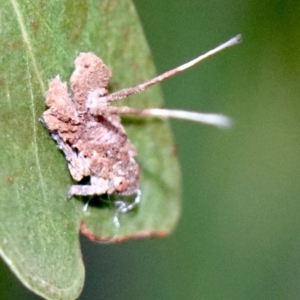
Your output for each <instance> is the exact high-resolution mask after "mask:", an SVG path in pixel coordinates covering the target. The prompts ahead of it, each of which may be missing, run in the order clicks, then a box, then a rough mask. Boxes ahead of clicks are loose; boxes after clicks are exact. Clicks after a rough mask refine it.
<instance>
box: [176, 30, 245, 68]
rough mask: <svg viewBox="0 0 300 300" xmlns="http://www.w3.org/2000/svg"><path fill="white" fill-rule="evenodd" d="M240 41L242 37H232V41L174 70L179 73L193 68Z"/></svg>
mask: <svg viewBox="0 0 300 300" xmlns="http://www.w3.org/2000/svg"><path fill="white" fill-rule="evenodd" d="M241 41H242V35H241V34H239V35H237V36H235V37H233V38H232V39H230V40H228V41H227V42H225V43H223V44H221V45H219V46H218V47H216V48H214V49H212V50H209V51H208V52H206V53H204V54H202V55H200V56H198V57H197V58H195V59H193V60H191V61H189V62H187V63H185V64H183V65H181V66H179V67H177V68H176V69H177V70H178V71H180V72H181V71H184V70H186V69H188V68H190V67H192V66H194V65H195V64H197V63H199V62H200V61H202V60H204V59H206V58H207V57H209V56H212V55H214V54H216V53H217V52H220V51H222V50H224V49H225V48H228V47H231V46H234V45H237V44H239V43H240V42H241Z"/></svg>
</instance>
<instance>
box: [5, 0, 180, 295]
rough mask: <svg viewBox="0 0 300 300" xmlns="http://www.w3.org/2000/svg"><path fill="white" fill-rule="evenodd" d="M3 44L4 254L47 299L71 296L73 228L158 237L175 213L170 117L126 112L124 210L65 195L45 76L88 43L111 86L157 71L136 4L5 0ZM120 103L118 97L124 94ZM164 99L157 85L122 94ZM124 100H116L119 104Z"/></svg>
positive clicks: (123, 0)
mask: <svg viewBox="0 0 300 300" xmlns="http://www.w3.org/2000/svg"><path fill="white" fill-rule="evenodd" d="M0 16H1V25H0V26H1V30H0V35H1V45H0V47H1V51H0V95H1V97H0V122H1V124H0V126H1V135H0V145H1V159H0V178H1V185H0V196H1V201H0V205H1V209H0V215H1V223H0V253H1V256H2V257H3V259H4V260H5V261H6V263H7V264H8V265H9V267H10V268H11V270H12V271H13V272H14V273H15V274H16V275H17V277H18V278H19V279H20V280H21V281H22V283H23V284H24V285H25V286H27V287H28V288H30V289H31V290H33V291H34V292H35V293H37V294H39V295H41V296H42V297H44V298H47V299H74V298H76V297H78V295H79V293H80V292H81V289H82V286H83V282H84V266H83V263H82V259H81V253H80V247H79V239H78V232H79V230H80V228H81V230H82V232H83V233H84V234H85V235H87V236H88V237H89V238H92V239H97V240H110V241H111V240H113V241H121V240H125V239H128V238H138V237H141V236H155V235H156V236H163V235H166V234H168V233H169V232H170V231H171V230H172V229H173V228H174V226H175V224H176V222H177V220H178V216H179V214H180V200H179V199H180V185H179V181H180V178H179V177H180V174H179V167H178V162H177V160H176V156H175V151H174V147H173V141H172V135H171V132H170V128H169V126H168V123H167V122H165V121H162V120H157V119H137V118H134V117H132V118H131V117H127V118H126V119H124V123H125V125H126V128H127V130H128V135H129V137H130V140H131V141H132V142H133V143H134V144H135V145H136V147H137V149H138V159H137V160H138V162H139V164H140V169H141V181H140V182H141V183H140V185H141V191H142V201H141V204H140V206H139V207H138V208H137V209H136V210H134V211H132V212H129V213H127V214H124V215H122V216H120V227H119V228H116V226H115V224H114V223H113V217H114V215H115V212H116V209H115V207H114V205H113V203H112V202H109V204H108V205H107V201H106V202H105V201H103V200H101V199H94V200H93V201H92V202H91V204H90V206H89V208H88V210H87V211H86V212H83V210H82V207H83V203H84V201H86V200H87V199H80V198H73V199H72V200H70V201H66V194H67V191H68V188H69V187H70V185H72V184H73V183H74V182H73V181H72V179H71V177H70V175H69V172H68V169H67V164H66V161H65V158H64V156H63V154H62V153H61V152H60V150H59V149H57V147H56V146H55V143H54V141H53V140H52V139H51V137H50V135H49V134H48V132H47V131H46V130H45V128H44V127H43V126H42V124H41V123H40V122H39V118H40V116H41V115H42V113H43V111H44V110H45V103H44V101H45V97H44V95H45V92H46V90H47V86H48V81H49V80H50V79H52V78H53V77H55V76H56V75H58V74H59V75H60V76H61V78H62V79H63V80H64V81H68V80H69V77H70V75H71V73H72V71H73V61H74V59H75V57H76V56H77V55H78V53H80V52H88V51H90V52H94V53H95V54H97V55H98V56H100V57H101V58H102V59H103V60H104V62H105V63H106V64H107V65H108V66H109V67H110V68H111V69H112V71H113V74H114V75H113V78H112V80H111V84H110V88H111V90H118V89H120V88H123V87H127V86H132V85H135V84H136V83H140V82H143V81H145V80H146V79H148V78H151V77H153V76H154V74H155V71H154V67H153V64H152V60H151V58H150V54H149V49H148V46H147V44H146V41H145V38H144V36H143V32H142V29H141V26H140V23H139V20H138V17H137V14H136V11H135V9H134V7H133V5H132V3H131V2H130V1H128V0H111V1H70V0H65V1H37V0H33V1H17V0H10V1H3V3H2V7H1V11H0ZM123 103H124V102H123ZM125 103H126V105H128V106H134V107H149V106H150V107H157V106H160V105H161V103H162V100H161V94H160V91H159V88H158V87H154V88H151V90H149V91H147V92H144V93H142V94H140V95H138V96H134V97H132V98H130V99H128V100H126V102H125ZM120 104H121V103H120Z"/></svg>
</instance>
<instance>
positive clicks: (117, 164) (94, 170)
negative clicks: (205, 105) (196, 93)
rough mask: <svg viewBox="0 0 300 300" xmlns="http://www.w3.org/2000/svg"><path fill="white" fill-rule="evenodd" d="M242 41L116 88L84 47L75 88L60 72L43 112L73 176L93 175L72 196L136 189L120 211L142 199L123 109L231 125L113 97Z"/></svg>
mask: <svg viewBox="0 0 300 300" xmlns="http://www.w3.org/2000/svg"><path fill="white" fill-rule="evenodd" d="M239 41H240V36H237V37H235V38H233V39H231V40H229V41H228V42H226V43H224V44H222V45H220V46H218V47H217V48H215V49H213V50H211V51H209V52H207V53H206V54H204V55H201V56H199V57H198V58H196V59H194V60H192V61H190V62H188V63H186V64H184V65H182V66H180V67H177V68H175V69H173V70H171V71H168V72H166V73H164V74H162V75H160V76H158V77H155V78H154V79H152V80H149V81H147V82H145V83H143V84H139V85H137V86H136V87H132V88H127V89H123V90H121V91H118V92H116V93H112V94H108V91H107V85H108V82H109V78H110V77H111V76H112V73H111V71H110V69H109V68H108V67H107V66H106V65H105V64H104V62H103V61H102V60H101V59H100V58H99V57H97V56H96V55H95V54H93V53H80V54H79V56H78V57H77V58H76V59H75V70H74V72H73V74H72V76H71V78H70V87H71V92H69V91H68V87H67V84H66V83H63V82H62V81H61V80H60V77H59V76H57V77H55V78H54V79H52V80H51V81H50V83H49V90H48V91H47V95H46V105H47V106H48V109H47V110H46V111H45V112H44V114H43V117H42V122H43V123H44V125H45V126H46V127H47V129H48V130H49V131H50V133H51V136H52V138H53V139H54V140H55V141H56V143H57V145H58V147H59V148H60V149H61V150H62V151H63V152H64V154H65V156H66V159H67V161H68V167H69V170H70V173H71V175H72V177H73V178H74V179H75V180H76V181H80V180H81V179H83V178H84V177H90V184H89V185H72V186H71V188H70V190H69V193H68V197H71V196H73V195H83V196H88V195H101V194H117V195H125V196H127V195H134V194H135V195H137V196H136V201H135V202H134V204H132V205H127V206H126V205H124V204H122V203H121V204H120V205H119V212H126V211H128V210H129V209H131V208H132V207H133V206H134V205H135V204H136V203H138V202H139V198H140V191H139V166H138V164H137V162H136V161H135V156H136V155H137V152H136V148H135V147H134V145H133V144H132V143H131V142H130V141H129V139H128V137H127V135H126V131H125V128H124V127H123V125H122V124H121V119H120V115H121V114H138V115H151V116H158V117H175V118H184V119H189V120H193V121H199V122H204V123H210V124H215V125H219V126H226V125H228V123H229V120H228V118H226V117H224V116H220V115H214V114H201V113H194V112H186V111H177V110H166V109H156V108H151V109H135V108H130V107H115V106H112V105H111V103H112V102H114V101H116V100H119V99H123V98H126V97H128V96H130V95H132V94H135V93H139V92H141V91H143V90H145V89H146V88H148V87H150V86H151V85H153V84H155V83H158V82H160V81H163V80H164V79H166V78H169V77H171V76H173V75H175V74H177V73H179V72H182V71H183V70H185V69H187V68H189V67H191V66H193V65H195V64H196V63H198V62H199V61H201V60H203V59H205V58H206V57H208V56H210V55H212V54H214V53H216V52H218V51H221V50H222V49H224V48H226V47H229V46H232V45H235V44H237V43H238V42H239Z"/></svg>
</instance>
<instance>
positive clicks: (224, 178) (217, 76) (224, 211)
mask: <svg viewBox="0 0 300 300" xmlns="http://www.w3.org/2000/svg"><path fill="white" fill-rule="evenodd" d="M134 2H135V4H136V7H137V10H138V12H139V15H140V18H141V20H142V24H143V26H144V30H145V33H146V37H147V39H148V41H149V45H150V48H151V50H152V53H153V57H154V60H155V64H156V67H157V70H158V72H159V73H161V72H163V71H165V70H167V69H169V68H171V67H174V66H176V65H178V64H180V63H183V62H185V61H187V60H189V59H191V58H193V57H195V56H196V55H198V54H200V53H202V52H205V51H206V50H209V49H210V48H212V47H214V46H216V45H218V44H220V43H222V42H224V41H226V40H227V39H228V38H230V37H232V36H235V35H236V34H238V33H242V34H243V40H244V41H243V43H242V44H241V45H239V46H237V47H234V48H231V49H228V50H226V51H224V52H223V53H221V54H218V55H216V56H215V57H213V58H210V59H209V60H207V61H205V62H204V63H202V64H201V65H199V66H197V67H195V68H193V69H191V70H189V71H187V72H185V73H184V74H182V75H178V76H177V77H176V78H173V79H170V80H169V81H168V82H166V83H164V84H162V89H163V92H164V95H165V100H166V106H168V107H172V108H184V109H189V110H200V111H207V112H221V113H224V114H226V115H229V116H231V117H232V119H233V120H234V127H233V128H232V129H231V130H219V129H216V128H213V127H209V126H204V125H203V126H202V125H198V124H195V123H188V122H183V121H172V127H173V130H174V135H175V139H176V143H177V147H178V155H179V159H180V162H181V165H182V173H183V214H182V218H181V222H180V223H179V225H178V227H177V229H176V231H175V232H174V233H173V234H172V235H171V236H170V237H168V238H166V239H162V240H154V239H153V240H141V241H133V242H128V243H125V244H122V245H101V244H96V243H91V242H89V241H87V240H86V239H84V238H83V239H82V250H83V258H84V261H85V265H86V273H87V274H86V283H85V287H84V291H83V293H82V295H81V297H80V299H82V300H84V299H106V300H109V299H125V300H126V299H128V300H129V299H149V300H152V299H178V300H179V299H206V300H215V299H222V300H223V299H230V300H234V299H237V300H239V299H244V300H248V299H249V300H250V299H299V298H300V253H299V252H300V251H299V250H300V238H299V227H300V201H299V200H300V185H299V179H300V176H299V172H300V154H299V149H298V147H299V145H300V126H299V125H300V101H299V100H300V84H299V79H300V74H299V72H300V71H299V70H300V31H299V27H300V6H299V1H296V0H295V1H288V0H286V1H276V0H275V1H274V0H273V1H238V0H231V1H221V0H213V1H199V0H177V1H174V0H163V1H157V0H155V1H153V0H152V1H150V0H135V1H134ZM0 273H1V282H0V285H1V295H0V297H1V299H39V298H38V297H37V296H34V295H33V294H31V293H30V292H28V291H27V290H26V289H25V288H23V287H22V286H21V284H19V282H18V280H17V279H15V277H14V276H13V275H12V274H11V273H10V271H8V268H7V267H6V266H5V265H4V264H3V263H2V262H1V265H0ZM4 278H5V279H4Z"/></svg>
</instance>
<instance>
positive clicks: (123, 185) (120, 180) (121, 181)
mask: <svg viewBox="0 0 300 300" xmlns="http://www.w3.org/2000/svg"><path fill="white" fill-rule="evenodd" d="M127 186H128V183H127V181H126V179H125V178H124V177H116V178H115V179H114V187H115V189H116V191H117V192H124V191H125V190H126V189H127Z"/></svg>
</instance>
